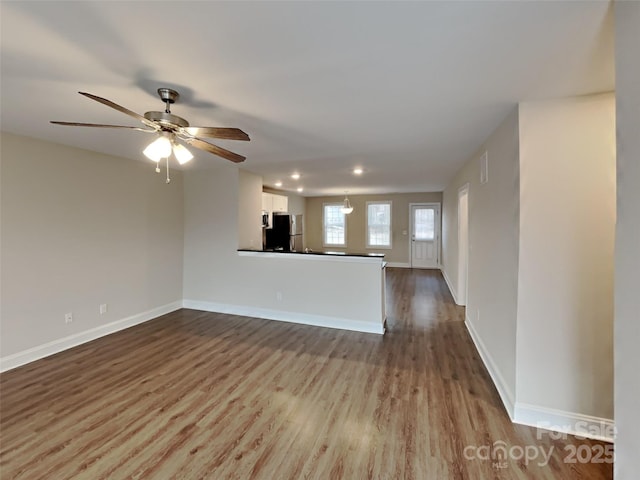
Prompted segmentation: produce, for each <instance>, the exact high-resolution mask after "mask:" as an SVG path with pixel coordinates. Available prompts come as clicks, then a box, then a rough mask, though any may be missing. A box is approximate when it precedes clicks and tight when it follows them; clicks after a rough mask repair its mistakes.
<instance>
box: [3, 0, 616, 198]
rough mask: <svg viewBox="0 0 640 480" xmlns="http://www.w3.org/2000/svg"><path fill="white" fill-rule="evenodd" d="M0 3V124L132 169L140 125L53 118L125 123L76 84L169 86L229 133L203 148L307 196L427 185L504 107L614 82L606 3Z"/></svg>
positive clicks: (445, 178)
mask: <svg viewBox="0 0 640 480" xmlns="http://www.w3.org/2000/svg"><path fill="white" fill-rule="evenodd" d="M0 5H1V6H0V9H1V11H0V13H1V41H2V42H1V61H2V63H1V92H2V106H1V109H2V110H1V114H2V117H1V122H2V123H1V126H2V129H3V130H5V131H9V132H14V133H18V134H22V135H28V136H32V137H37V138H42V139H45V140H50V141H54V142H57V143H62V144H66V145H73V146H77V147H81V148H85V149H89V150H94V151H97V152H103V153H110V154H113V155H118V156H122V157H126V158H131V159H134V160H140V161H145V158H144V157H143V156H142V154H141V150H142V148H143V147H144V146H145V144H146V143H148V142H149V137H148V136H147V135H145V134H143V133H139V132H135V131H117V130H107V129H92V128H80V127H77V128H76V127H60V126H54V125H51V124H49V120H64V121H78V122H94V123H120V124H125V125H135V120H133V119H130V118H129V117H127V116H126V115H123V114H121V113H119V112H117V111H115V110H112V109H110V108H108V107H106V106H103V105H100V104H99V103H96V102H93V101H92V100H89V99H87V98H85V97H82V96H80V95H78V94H77V93H76V92H77V91H86V92H90V93H93V94H95V95H99V96H101V97H106V98H108V99H110V100H112V101H114V102H116V103H118V104H120V105H123V106H125V107H127V108H129V109H131V110H134V111H136V112H138V113H144V112H145V111H148V110H160V109H162V106H163V104H162V103H161V102H160V100H159V98H158V97H157V96H156V93H155V91H156V89H157V88H158V87H161V86H169V87H173V88H176V89H177V90H179V91H180V93H181V94H182V98H181V100H183V101H182V102H179V103H177V104H176V105H174V106H173V108H172V111H173V113H175V114H177V115H180V116H182V117H185V118H187V119H188V120H189V122H190V123H191V125H195V126H229V127H239V128H241V129H243V130H244V131H246V132H247V133H248V134H249V135H250V137H251V142H250V143H245V142H232V141H219V142H216V143H218V144H219V145H220V146H223V147H225V148H229V149H230V150H233V151H235V152H237V153H240V154H243V155H245V156H247V160H246V162H245V163H244V164H242V168H245V169H247V170H249V171H252V172H256V173H259V174H261V175H263V177H264V182H265V184H267V185H273V183H274V182H275V181H276V180H277V179H281V180H283V181H284V183H285V185H284V187H283V188H286V189H293V188H294V187H296V186H298V185H303V186H304V189H305V190H304V193H303V194H304V195H320V194H342V193H343V192H344V191H345V190H349V192H350V193H353V194H357V193H373V192H379V193H386V192H409V191H440V190H442V189H443V188H444V187H445V186H446V185H447V183H448V182H449V181H450V179H451V178H452V176H453V174H454V173H455V172H456V171H457V170H458V169H459V168H460V167H461V165H462V164H463V163H464V161H465V160H466V159H467V158H468V157H469V156H470V155H471V154H472V153H473V152H474V150H475V149H476V148H478V146H479V145H480V143H481V142H482V141H483V140H484V139H485V138H486V137H487V136H488V135H489V134H490V133H491V132H492V131H493V130H494V129H495V128H496V127H497V126H498V124H499V123H500V122H501V121H502V120H503V119H504V117H505V116H506V115H507V113H508V112H509V110H510V109H512V108H513V107H514V106H515V105H516V103H517V102H518V101H520V100H535V99H545V98H553V97H562V96H568V95H579V94H587V93H595V92H602V91H609V90H613V88H614V64H613V34H612V31H613V29H612V16H611V12H610V10H611V8H612V6H611V4H610V3H609V2H586V1H578V2H521V1H511V2H482V1H472V2H460V1H444V2H407V3H405V2H402V3H399V2H283V3H276V2H256V3H253V2H229V3H226V2H158V3H155V2H138V1H136V2H107V1H104V2H70V3H63V2H42V3H40V2H38V3H36V2H26V1H23V2H7V1H3V2H2V3H1V4H0ZM191 150H192V151H193V150H195V149H193V148H191ZM194 153H195V152H194ZM146 161H148V160H146ZM224 162H226V160H223V159H221V158H219V157H215V156H213V155H210V154H208V153H204V152H199V153H197V154H196V159H195V161H194V162H191V164H190V165H192V166H190V168H208V167H211V166H217V165H221V164H222V163H224ZM356 165H358V166H362V167H363V168H364V170H365V173H364V175H362V176H361V177H354V176H353V175H352V174H351V173H350V172H351V170H352V168H353V167H354V166H356ZM293 171H298V172H300V173H301V174H302V178H301V179H300V180H299V181H297V182H295V181H293V180H291V179H290V178H288V175H289V174H290V173H292V172H293Z"/></svg>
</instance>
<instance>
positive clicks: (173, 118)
mask: <svg viewBox="0 0 640 480" xmlns="http://www.w3.org/2000/svg"><path fill="white" fill-rule="evenodd" d="M144 118H146V119H147V120H152V121H154V122H158V123H159V124H160V125H161V126H162V127H167V128H172V129H175V128H178V127H183V128H185V127H188V126H189V122H187V121H186V120H185V119H184V118H182V117H179V116H178V115H174V114H173V113H167V112H146V113H145V114H144Z"/></svg>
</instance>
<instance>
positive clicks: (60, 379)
mask: <svg viewBox="0 0 640 480" xmlns="http://www.w3.org/2000/svg"><path fill="white" fill-rule="evenodd" d="M387 307H388V308H387V309H388V320H387V333H386V334H385V335H384V336H379V335H373V334H365V333H356V332H347V331H341V330H333V329H324V328H319V327H311V326H304V325H296V324H291V323H283V322H275V321H266V320H261V319H253V318H247V317H239V316H234V315H226V314H216V313H206V312H200V311H195V310H186V309H184V310H179V311H177V312H174V313H171V314H168V315H164V316H162V317H159V318H157V319H155V320H153V321H149V322H146V323H144V324H141V325H138V326H136V327H132V328H130V329H127V330H124V331H122V332H118V333H115V334H113V335H109V336H107V337H104V338H101V339H98V340H95V341H93V342H90V343H87V344H84V345H81V346H78V347H76V348H73V349H70V350H67V351H65V352H62V353H60V354H57V355H53V356H51V357H48V358H45V359H42V360H39V361H36V362H33V363H31V364H29V365H25V366H23V367H20V368H17V369H15V370H12V371H9V372H5V373H3V374H1V375H0V478H2V479H3V480H4V479H28V480H33V479H52V478H55V479H80V480H84V479H87V480H96V479H109V480H118V479H128V478H145V479H146V478H150V479H163V480H164V479H187V480H188V479H212V480H219V479H234V478H237V479H243V480H244V479H265V480H272V479H288V478H291V479H297V478H304V479H327V478H331V479H342V478H344V479H389V480H392V479H393V480H395V479H407V480H409V479H415V480H423V479H437V480H440V479H462V480H466V479H470V480H471V479H473V480H476V479H497V480H500V479H505V480H506V479H508V480H512V479H523V480H524V479H527V480H528V479H545V480H546V479H558V478H562V479H574V478H575V479H584V480H595V479H610V478H612V466H611V465H610V464H595V463H586V464H568V463H565V459H566V451H565V448H567V447H568V446H579V445H585V446H586V448H589V449H591V448H594V447H597V446H600V445H605V444H602V443H600V442H595V441H590V440H579V439H576V438H574V437H571V436H568V437H567V438H565V439H560V440H554V439H553V438H551V437H550V436H549V435H542V436H539V435H537V431H536V429H534V428H530V427H524V426H521V425H514V424H512V423H511V422H510V421H509V418H508V416H507V414H506V412H505V411H504V407H503V406H502V404H501V401H500V398H499V396H498V394H497V391H496V390H495V388H494V386H493V384H492V383H491V379H490V377H489V374H488V372H487V371H486V369H485V368H484V366H483V364H482V361H481V360H480V358H479V356H478V354H477V352H476V350H475V347H474V345H473V342H472V341H471V339H470V337H469V335H468V333H467V331H466V328H465V326H464V323H463V320H464V309H463V308H461V307H458V306H456V305H455V303H454V302H453V299H452V298H451V295H450V294H449V291H448V289H447V287H446V284H445V282H444V280H443V279H442V276H441V274H440V272H438V271H434V270H410V269H393V268H390V269H388V272H387ZM538 437H540V438H538ZM497 441H499V442H504V445H505V446H506V447H507V448H510V447H525V446H535V447H536V448H542V449H545V451H549V450H550V449H553V453H552V455H551V457H550V461H549V464H548V465H544V466H539V465H537V463H535V462H525V461H523V460H517V459H507V460H506V461H505V462H504V463H501V464H496V462H492V461H491V460H483V459H478V458H474V459H467V458H466V457H465V448H466V447H467V446H476V447H479V446H483V445H493V444H494V442H497Z"/></svg>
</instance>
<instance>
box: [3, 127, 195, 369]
mask: <svg viewBox="0 0 640 480" xmlns="http://www.w3.org/2000/svg"><path fill="white" fill-rule="evenodd" d="M1 148H2V154H1V159H2V160H1V161H2V164H1V170H2V190H1V191H2V202H1V206H2V207H1V208H2V222H1V223H2V230H1V232H2V247H1V258H2V274H1V276H2V288H1V293H2V302H1V303H2V307H1V308H2V309H1V314H2V318H1V321H0V332H1V335H0V336H1V344H0V349H1V353H0V355H1V356H2V357H3V359H4V358H6V357H7V356H10V355H12V354H17V353H18V352H24V351H28V350H29V349H32V348H36V347H40V346H42V345H47V344H50V343H51V342H53V343H54V344H56V342H62V343H61V345H62V344H64V342H63V340H64V339H68V338H76V339H78V338H84V341H86V339H87V337H86V336H83V335H86V332H90V331H95V330H96V329H98V330H99V329H101V328H103V327H105V325H108V324H110V323H112V322H117V321H120V320H122V319H125V318H128V317H130V316H133V315H139V314H142V313H143V312H147V311H149V310H153V309H156V308H158V307H162V306H164V305H167V304H169V303H172V302H176V301H180V300H181V299H182V251H183V223H182V212H183V190H182V175H181V174H180V172H177V171H175V172H173V173H172V177H173V178H172V181H171V183H170V184H169V185H167V184H165V182H164V177H163V176H162V175H156V174H155V173H154V172H153V168H151V166H150V165H148V164H144V163H142V162H136V161H133V160H126V159H122V158H117V157H112V156H108V155H102V154H98V153H93V152H89V151H86V150H80V149H77V148H71V147H65V146H61V145H57V144H53V143H50V142H45V141H40V140H35V139H32V138H26V137H19V136H16V135H12V134H6V133H2V143H1ZM103 303H106V304H108V312H107V313H106V314H104V315H100V314H99V305H100V304H103ZM67 312H73V316H74V319H73V322H72V323H69V324H65V322H64V315H65V313H67ZM103 334H104V333H103ZM65 345H66V347H65V348H68V346H69V344H68V343H67V344H65ZM51 348H54V347H51ZM34 355H36V354H35V353H34ZM33 359H34V358H30V360H33Z"/></svg>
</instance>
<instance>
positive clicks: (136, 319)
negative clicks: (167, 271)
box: [0, 300, 182, 372]
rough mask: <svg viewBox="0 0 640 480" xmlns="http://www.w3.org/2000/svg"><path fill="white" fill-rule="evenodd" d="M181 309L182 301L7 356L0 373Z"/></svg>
mask: <svg viewBox="0 0 640 480" xmlns="http://www.w3.org/2000/svg"><path fill="white" fill-rule="evenodd" d="M181 308H182V301H181V300H177V301H175V302H171V303H167V304H166V305H162V306H160V307H156V308H152V309H151V310H147V311H146V312H142V313H138V314H136V315H132V316H130V317H127V318H123V319H120V320H116V321H115V322H111V323H108V324H106V325H101V326H99V327H96V328H92V329H90V330H86V331H84V332H80V333H76V334H73V335H69V336H68V337H64V338H60V339H58V340H53V341H52V342H48V343H45V344H43V345H38V346H37V347H33V348H29V349H28V350H23V351H22V352H18V353H14V354H12V355H7V356H6V357H2V358H0V372H5V371H7V370H11V369H14V368H17V367H19V366H21V365H25V364H27V363H30V362H33V361H35V360H39V359H41V358H44V357H48V356H49V355H53V354H54V353H59V352H62V351H63V350H67V349H69V348H72V347H76V346H78V345H81V344H83V343H87V342H90V341H91V340H95V339H96V338H100V337H104V336H105V335H109V334H111V333H115V332H118V331H120V330H124V329H125V328H129V327H133V326H134V325H138V324H140V323H144V322H147V321H149V320H152V319H154V318H156V317H159V316H160V315H165V314H167V313H171V312H173V311H175V310H179V309H181Z"/></svg>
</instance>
